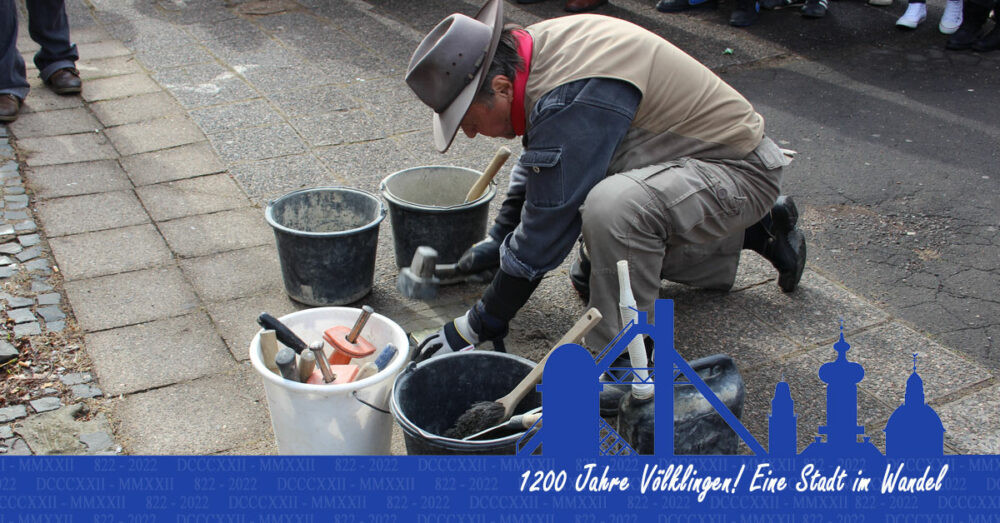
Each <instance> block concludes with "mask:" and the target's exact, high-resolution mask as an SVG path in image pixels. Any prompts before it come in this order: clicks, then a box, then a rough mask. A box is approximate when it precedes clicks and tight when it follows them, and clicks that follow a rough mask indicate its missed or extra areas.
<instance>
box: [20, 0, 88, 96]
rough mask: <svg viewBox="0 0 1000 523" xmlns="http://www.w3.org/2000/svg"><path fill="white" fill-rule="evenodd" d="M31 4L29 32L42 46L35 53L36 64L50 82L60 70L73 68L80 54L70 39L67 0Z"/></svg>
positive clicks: (41, 73) (40, 74)
mask: <svg viewBox="0 0 1000 523" xmlns="http://www.w3.org/2000/svg"><path fill="white" fill-rule="evenodd" d="M26 5H27V7H28V34H30V35H31V39H32V40H34V41H35V42H38V45H40V46H41V49H39V50H38V52H37V53H35V66H36V67H38V72H39V76H41V77H42V80H45V81H48V80H49V77H51V76H52V74H53V73H55V72H56V71H59V70H61V69H73V68H74V67H75V65H76V61H77V59H79V57H80V56H79V54H77V50H76V45H74V44H73V43H72V42H70V38H69V18H68V17H67V16H66V3H65V1H64V0H30V1H29V2H26Z"/></svg>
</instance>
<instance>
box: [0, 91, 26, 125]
mask: <svg viewBox="0 0 1000 523" xmlns="http://www.w3.org/2000/svg"><path fill="white" fill-rule="evenodd" d="M20 110H21V99H20V98H18V97H16V96H14V95H12V94H9V93H0V122H4V123H9V122H13V121H14V120H17V113H18V111H20Z"/></svg>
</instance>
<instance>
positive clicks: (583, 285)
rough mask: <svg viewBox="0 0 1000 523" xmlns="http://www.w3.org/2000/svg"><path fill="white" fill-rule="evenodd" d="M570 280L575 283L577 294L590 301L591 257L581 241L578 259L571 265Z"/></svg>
mask: <svg viewBox="0 0 1000 523" xmlns="http://www.w3.org/2000/svg"><path fill="white" fill-rule="evenodd" d="M569 281H570V283H572V284H573V288H574V289H576V292H577V294H579V295H580V298H582V299H583V301H584V303H586V302H589V301H590V257H589V256H587V248H586V246H584V244H583V242H580V248H579V249H578V250H577V256H576V260H574V261H573V264H572V265H570V267H569Z"/></svg>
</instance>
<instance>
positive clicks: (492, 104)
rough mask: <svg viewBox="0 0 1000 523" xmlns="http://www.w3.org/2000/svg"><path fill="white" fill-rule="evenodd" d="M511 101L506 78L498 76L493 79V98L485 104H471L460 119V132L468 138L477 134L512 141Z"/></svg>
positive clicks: (513, 136)
mask: <svg viewBox="0 0 1000 523" xmlns="http://www.w3.org/2000/svg"><path fill="white" fill-rule="evenodd" d="M512 100H513V87H512V86H511V84H510V80H508V79H507V77H505V76H502V75H498V76H496V77H494V78H493V98H491V99H490V100H488V101H486V102H479V101H477V102H473V103H472V105H471V106H469V110H468V111H467V112H466V113H465V117H464V118H462V123H461V127H462V132H464V133H465V135H466V136H468V137H469V138H475V137H476V135H477V134H481V135H483V136H489V137H490V138H509V139H513V138H515V137H516V136H517V135H515V134H514V126H513V125H512V124H511V123H510V104H511V101H512Z"/></svg>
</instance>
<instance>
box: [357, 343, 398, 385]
mask: <svg viewBox="0 0 1000 523" xmlns="http://www.w3.org/2000/svg"><path fill="white" fill-rule="evenodd" d="M397 352H399V350H398V349H396V346H395V345H393V344H391V343H390V344H388V345H386V346H385V348H384V349H382V352H380V353H379V355H378V357H377V358H375V361H369V362H368V363H365V365H364V366H363V367H361V370H360V371H359V372H358V377H357V378H356V379H355V380H363V379H365V378H367V377H370V376H374V375H375V374H376V373H378V372H380V371H381V370H382V369H384V368H386V367H387V366H388V365H389V361H390V360H392V358H393V357H395V356H396V353H397Z"/></svg>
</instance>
